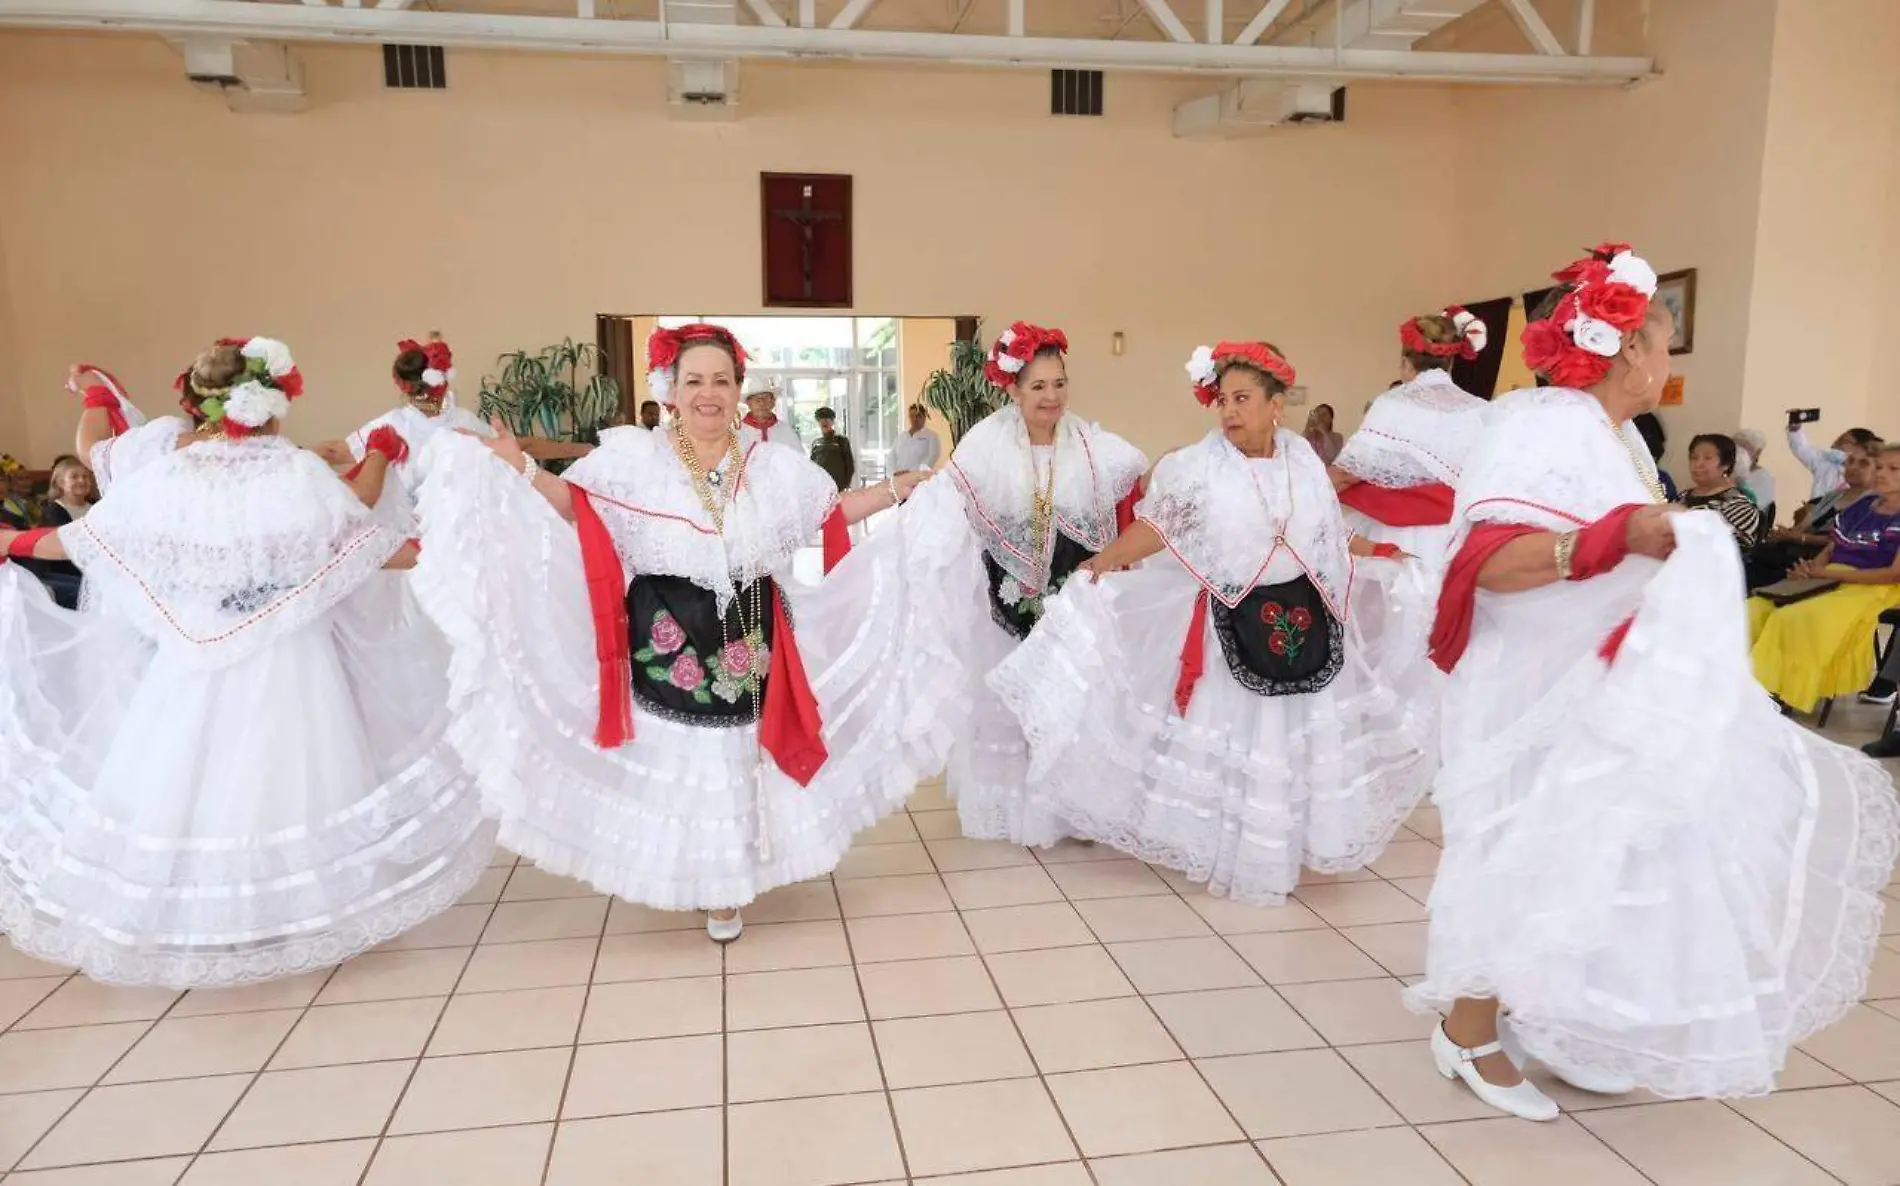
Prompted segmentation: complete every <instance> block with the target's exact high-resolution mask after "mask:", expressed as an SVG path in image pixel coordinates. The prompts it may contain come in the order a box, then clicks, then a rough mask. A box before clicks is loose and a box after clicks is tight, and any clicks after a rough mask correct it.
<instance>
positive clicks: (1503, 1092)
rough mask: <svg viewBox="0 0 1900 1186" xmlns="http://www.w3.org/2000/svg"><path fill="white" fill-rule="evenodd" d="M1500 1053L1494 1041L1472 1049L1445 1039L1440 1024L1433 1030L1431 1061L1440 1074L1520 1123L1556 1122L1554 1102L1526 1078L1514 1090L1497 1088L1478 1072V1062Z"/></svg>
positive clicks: (1501, 1049) (1442, 1026)
mask: <svg viewBox="0 0 1900 1186" xmlns="http://www.w3.org/2000/svg"><path fill="white" fill-rule="evenodd" d="M1503 1051H1504V1047H1503V1046H1501V1045H1499V1044H1498V1043H1496V1042H1492V1043H1490V1044H1489V1045H1485V1046H1479V1047H1477V1048H1475V1049H1467V1048H1466V1047H1463V1046H1460V1045H1458V1043H1456V1042H1454V1041H1452V1040H1451V1039H1450V1038H1449V1037H1447V1036H1446V1034H1445V1027H1444V1025H1443V1024H1440V1025H1439V1027H1438V1028H1437V1029H1435V1030H1433V1031H1432V1061H1433V1062H1435V1063H1437V1064H1438V1073H1439V1074H1441V1075H1443V1076H1444V1077H1445V1078H1447V1079H1463V1080H1464V1081H1465V1086H1466V1087H1469V1088H1470V1089H1471V1091H1472V1094H1474V1095H1476V1096H1477V1097H1478V1098H1479V1099H1481V1100H1483V1101H1484V1102H1485V1103H1487V1104H1490V1105H1491V1106H1492V1107H1494V1108H1496V1109H1497V1110H1498V1111H1500V1112H1508V1113H1510V1114H1511V1115H1513V1116H1516V1117H1518V1118H1519V1119H1522V1120H1555V1119H1557V1114H1558V1113H1557V1105H1556V1103H1555V1102H1554V1101H1552V1100H1551V1098H1550V1097H1549V1096H1547V1095H1545V1094H1544V1093H1543V1092H1541V1091H1539V1090H1537V1085H1536V1084H1535V1083H1532V1082H1531V1081H1530V1080H1529V1079H1526V1080H1524V1081H1523V1082H1521V1083H1519V1084H1518V1085H1517V1086H1515V1087H1499V1086H1498V1085H1497V1084H1495V1083H1492V1082H1490V1081H1489V1080H1487V1079H1486V1078H1485V1077H1484V1076H1483V1075H1480V1074H1479V1073H1478V1060H1479V1059H1481V1058H1484V1057H1485V1056H1486V1055H1491V1054H1501V1053H1503Z"/></svg>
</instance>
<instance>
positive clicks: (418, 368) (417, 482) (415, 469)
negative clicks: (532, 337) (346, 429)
mask: <svg viewBox="0 0 1900 1186" xmlns="http://www.w3.org/2000/svg"><path fill="white" fill-rule="evenodd" d="M390 377H391V378H392V379H394V380H395V383H396V390H397V392H399V393H400V394H401V395H402V403H401V404H400V405H399V406H397V407H395V408H392V409H390V410H389V411H387V412H384V413H383V414H382V415H380V416H377V417H376V418H375V419H373V420H371V421H370V422H369V423H367V424H365V425H363V427H361V428H359V429H357V430H356V431H355V432H353V433H351V434H350V435H349V436H348V437H346V438H344V439H343V440H340V441H328V442H325V443H324V444H322V445H318V446H316V447H315V448H316V451H317V452H318V453H319V454H320V455H322V457H323V458H324V460H326V461H328V462H330V463H331V464H332V465H335V466H338V467H342V466H346V465H347V466H357V465H361V464H363V460H364V458H366V457H368V456H369V454H370V448H369V439H370V437H371V436H373V435H374V434H375V432H376V430H377V429H379V428H384V427H388V428H391V429H394V430H395V431H396V432H397V433H398V434H399V435H401V437H402V439H403V440H405V441H407V442H408V443H409V452H408V454H407V455H406V456H404V457H402V458H399V459H398V462H397V464H396V466H395V474H394V480H392V481H390V482H388V483H387V484H386V485H385V487H384V489H383V496H382V497H381V498H380V499H378V500H377V502H376V521H377V522H378V523H381V524H382V525H384V526H385V527H388V528H389V529H390V530H391V531H400V532H403V533H405V538H407V537H412V536H414V535H415V534H416V497H417V492H418V491H420V490H421V488H422V482H423V479H424V477H425V476H426V475H427V472H428V468H427V467H428V446H429V443H430V442H431V441H432V440H433V439H434V438H435V437H436V436H437V434H439V433H442V432H445V431H448V432H467V433H473V434H475V435H476V436H480V437H489V436H493V435H494V430H493V429H491V428H489V426H488V424H487V422H485V421H484V420H482V418H481V417H479V416H477V415H476V414H475V413H473V412H471V411H469V410H468V409H467V408H464V407H462V406H461V405H460V404H459V403H457V402H456V399H455V392H453V391H451V390H450V389H449V383H450V381H452V380H453V379H454V378H455V356H454V354H453V353H452V352H451V351H450V350H449V346H448V343H447V342H444V341H443V340H442V336H441V335H440V334H430V335H429V340H428V341H427V342H418V341H416V340H415V339H413V338H404V339H403V340H402V341H400V342H398V343H396V361H395V362H394V363H393V364H392V365H391V367H390Z"/></svg>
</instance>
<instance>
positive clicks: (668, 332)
mask: <svg viewBox="0 0 1900 1186" xmlns="http://www.w3.org/2000/svg"><path fill="white" fill-rule="evenodd" d="M706 344H711V345H715V346H723V347H725V348H726V350H727V352H729V353H730V354H731V355H732V363H733V376H732V377H733V378H734V379H737V380H738V381H739V382H741V383H743V382H745V364H746V352H745V347H744V346H742V345H740V344H739V339H738V338H736V337H734V336H733V333H732V331H731V330H729V329H727V328H726V327H725V326H723V325H713V324H711V323H710V322H704V321H696V322H694V323H692V324H691V325H682V326H680V327H679V328H678V329H656V330H654V331H653V334H652V336H651V337H649V338H647V389H648V390H649V391H651V392H652V393H653V398H654V399H656V400H658V401H660V402H661V403H663V404H666V405H668V406H669V407H670V406H672V403H673V372H674V368H676V367H678V366H679V361H680V355H681V354H682V353H684V352H685V350H686V348H687V347H688V346H699V345H706Z"/></svg>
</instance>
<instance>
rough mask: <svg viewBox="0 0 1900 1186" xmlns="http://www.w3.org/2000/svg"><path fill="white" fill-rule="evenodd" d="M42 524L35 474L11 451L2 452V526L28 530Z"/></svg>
mask: <svg viewBox="0 0 1900 1186" xmlns="http://www.w3.org/2000/svg"><path fill="white" fill-rule="evenodd" d="M39 525H40V507H39V502H38V501H37V500H36V499H35V498H34V497H33V475H32V474H30V473H28V472H27V468H26V467H25V466H24V465H21V464H20V463H19V462H18V461H17V460H15V459H14V457H13V455H12V454H11V453H0V526H6V527H11V528H12V529H13V530H15V531H26V530H29V529H31V528H34V527H38V526H39Z"/></svg>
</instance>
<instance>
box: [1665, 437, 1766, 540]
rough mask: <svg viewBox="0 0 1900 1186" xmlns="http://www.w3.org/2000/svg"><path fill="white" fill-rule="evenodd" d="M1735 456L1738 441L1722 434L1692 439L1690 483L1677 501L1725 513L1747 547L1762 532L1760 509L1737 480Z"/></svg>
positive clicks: (1737, 538)
mask: <svg viewBox="0 0 1900 1186" xmlns="http://www.w3.org/2000/svg"><path fill="white" fill-rule="evenodd" d="M1735 456H1736V449H1735V442H1734V441H1733V440H1731V439H1730V438H1728V437H1725V436H1723V435H1722V434H1721V433H1717V432H1705V433H1702V434H1701V435H1699V436H1697V437H1696V438H1695V439H1694V440H1692V441H1690V442H1689V482H1690V486H1689V489H1687V490H1684V491H1683V492H1682V493H1681V494H1680V495H1678V496H1677V497H1676V501H1677V502H1679V503H1681V504H1682V505H1683V506H1686V507H1690V508H1694V509H1704V510H1711V511H1714V512H1715V513H1716V514H1718V515H1720V516H1722V518H1723V519H1725V520H1727V521H1728V527H1729V530H1730V531H1731V532H1733V533H1734V534H1735V543H1736V545H1737V546H1739V547H1741V548H1742V549H1744V550H1746V549H1748V548H1751V547H1753V546H1754V545H1755V537H1756V536H1757V535H1759V534H1760V532H1761V511H1760V510H1758V509H1757V508H1756V506H1755V504H1754V503H1753V502H1751V501H1749V498H1748V496H1747V495H1746V494H1743V493H1742V490H1741V487H1740V486H1738V485H1736V483H1735Z"/></svg>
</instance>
